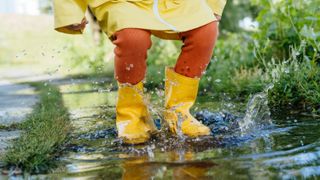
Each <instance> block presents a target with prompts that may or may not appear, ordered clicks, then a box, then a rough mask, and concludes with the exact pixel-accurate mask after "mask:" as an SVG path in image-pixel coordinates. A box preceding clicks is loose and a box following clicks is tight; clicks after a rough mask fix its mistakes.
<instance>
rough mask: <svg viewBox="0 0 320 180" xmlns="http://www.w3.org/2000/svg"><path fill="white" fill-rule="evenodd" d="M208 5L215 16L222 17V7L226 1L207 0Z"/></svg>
mask: <svg viewBox="0 0 320 180" xmlns="http://www.w3.org/2000/svg"><path fill="white" fill-rule="evenodd" d="M207 2H208V5H209V6H210V7H211V9H212V11H213V12H214V13H215V14H218V15H220V16H221V15H222V13H223V9H224V6H225V5H226V3H227V0H207Z"/></svg>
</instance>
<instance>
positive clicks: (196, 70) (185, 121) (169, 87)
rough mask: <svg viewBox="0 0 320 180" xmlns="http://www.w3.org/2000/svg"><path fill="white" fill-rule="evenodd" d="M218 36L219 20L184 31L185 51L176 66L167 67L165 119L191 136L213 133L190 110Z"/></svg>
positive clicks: (174, 129) (172, 128)
mask: <svg viewBox="0 0 320 180" xmlns="http://www.w3.org/2000/svg"><path fill="white" fill-rule="evenodd" d="M217 36H218V26H217V22H212V23H209V24H207V25H205V26H202V27H200V28H197V29H194V30H191V31H188V32H183V33H181V34H180V37H181V38H182V40H183V42H184V45H183V47H182V52H181V54H180V56H179V58H178V61H177V63H176V66H175V67H174V69H171V68H167V69H166V82H165V96H166V100H165V109H166V111H165V112H164V118H165V120H166V122H167V123H168V125H169V128H170V130H171V131H172V132H173V133H175V134H179V133H181V132H182V133H183V134H184V135H187V136H190V137H198V136H206V135H209V134H210V129H209V128H208V127H206V126H205V125H203V124H202V123H200V122H199V121H198V120H197V119H195V118H194V117H193V116H192V115H191V114H190V111H189V110H190V108H191V107H192V106H193V104H194V102H195V100H196V97H197V93H198V87H199V78H200V77H201V75H202V73H203V71H205V69H206V67H207V65H208V63H209V61H210V59H211V56H212V51H213V47H214V45H215V41H216V39H217ZM195 77H199V78H195ZM179 123H180V126H179ZM179 127H180V128H179Z"/></svg>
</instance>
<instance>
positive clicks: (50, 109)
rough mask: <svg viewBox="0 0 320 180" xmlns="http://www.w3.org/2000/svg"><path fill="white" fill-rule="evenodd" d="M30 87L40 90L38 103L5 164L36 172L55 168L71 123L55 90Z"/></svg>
mask: <svg viewBox="0 0 320 180" xmlns="http://www.w3.org/2000/svg"><path fill="white" fill-rule="evenodd" d="M31 85H32V86H34V87H35V88H36V89H37V90H38V91H39V93H40V102H39V103H38V104H37V105H36V107H35V109H34V111H33V112H32V114H30V115H29V116H28V117H27V119H26V121H24V122H23V123H22V124H21V125H19V127H20V128H21V129H22V130H23V133H22V134H21V136H20V138H18V139H17V140H15V141H14V142H13V144H12V146H10V147H9V149H8V150H7V152H6V154H5V156H4V162H5V163H6V165H7V167H12V166H14V167H19V168H21V169H23V170H25V171H28V172H33V173H39V172H45V171H47V170H49V168H50V167H54V165H55V162H54V159H55V157H56V156H57V155H58V154H59V153H60V151H59V150H60V147H61V146H62V145H63V144H64V143H65V141H66V139H67V136H68V132H69V131H70V129H71V124H70V121H69V116H68V111H67V109H66V108H65V107H64V106H63V102H62V96H61V94H60V92H59V90H58V89H57V88H56V87H54V86H52V85H45V84H44V83H41V82H37V83H32V84H31Z"/></svg>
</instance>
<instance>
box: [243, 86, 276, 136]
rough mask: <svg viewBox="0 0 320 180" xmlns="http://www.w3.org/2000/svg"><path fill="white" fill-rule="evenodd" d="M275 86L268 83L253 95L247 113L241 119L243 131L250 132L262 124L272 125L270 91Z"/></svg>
mask: <svg viewBox="0 0 320 180" xmlns="http://www.w3.org/2000/svg"><path fill="white" fill-rule="evenodd" d="M273 87H274V85H273V84H270V85H268V86H267V87H266V88H265V89H264V91H262V92H260V93H258V94H255V95H253V96H252V97H251V98H250V100H249V102H248V104H247V108H246V114H245V116H244V118H243V119H241V120H240V121H239V127H240V130H241V133H248V132H251V131H253V130H254V129H256V128H259V127H260V126H265V125H271V124H272V121H271V118H270V114H271V113H270V109H269V107H268V91H269V90H270V89H272V88H273Z"/></svg>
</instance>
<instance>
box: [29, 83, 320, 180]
mask: <svg viewBox="0 0 320 180" xmlns="http://www.w3.org/2000/svg"><path fill="white" fill-rule="evenodd" d="M60 89H61V92H62V93H63V99H64V102H65V105H66V106H67V107H68V108H69V110H70V114H71V118H72V123H73V126H74V132H73V134H72V135H71V141H70V143H69V145H68V146H67V147H66V153H65V154H64V155H63V156H62V157H60V158H59V162H60V166H59V168H57V169H55V170H54V171H53V172H52V173H50V174H46V175H37V176H35V178H53V179H121V178H122V179H270V178H274V179H293V178H312V177H319V176H320V173H319V172H320V123H319V120H320V119H316V118H312V117H301V116H288V117H287V116H284V117H282V116H277V117H272V119H271V118H270V117H267V118H270V119H268V121H263V122H264V123H262V122H261V123H260V120H259V118H261V116H256V119H255V122H254V123H249V124H250V127H251V128H250V129H251V130H252V129H253V130H252V131H248V132H246V133H241V132H243V131H241V126H242V125H243V123H242V124H241V123H240V122H241V121H242V120H243V118H244V117H247V115H248V114H246V112H245V111H242V112H237V113H234V111H235V110H236V109H243V107H238V106H240V105H242V104H236V103H234V104H233V103H231V104H229V105H228V103H229V102H228V103H227V105H223V106H221V102H212V101H210V98H208V97H200V98H199V102H198V103H197V105H196V107H195V108H194V110H193V112H194V114H196V117H197V118H198V119H200V120H203V121H204V123H207V124H208V125H209V126H212V127H211V130H212V132H213V133H214V134H215V135H214V136H212V137H206V138H202V139H199V138H198V139H188V138H187V139H185V141H181V140H180V139H178V138H176V137H171V136H169V135H168V134H166V133H160V134H158V135H157V136H155V137H154V138H153V139H152V140H150V142H149V143H147V144H145V145H138V146H124V145H121V144H120V143H119V141H117V140H115V136H116V132H115V129H114V127H115V116H114V112H115V100H116V92H115V91H112V89H113V88H110V87H105V83H86V82H83V83H80V84H64V85H61V86H60ZM154 94H155V95H156V94H157V93H154ZM260 95H261V94H260ZM151 99H152V100H153V101H157V98H154V97H152V98H151ZM208 99H209V101H208ZM202 100H205V101H206V102H205V103H202ZM259 102H260V101H259ZM251 103H252V102H251ZM264 103H265V102H263V103H260V105H261V106H260V105H259V108H260V110H261V111H262V112H265V111H266V110H267V109H265V107H264V106H263V104H264ZM153 104H154V106H161V102H160V101H159V102H157V103H154V102H153ZM249 105H250V103H249V104H248V106H249ZM242 106H243V105H242ZM244 106H245V105H244ZM160 109H161V108H160ZM216 109H218V110H219V111H214V110H216ZM208 110H209V111H208ZM251 110H254V109H251ZM229 112H231V113H229ZM247 113H248V112H247ZM283 114H285V113H283ZM156 118H157V117H156ZM263 118H266V117H265V116H264V117H263ZM265 122H267V123H265ZM270 122H272V123H270ZM253 124H256V125H258V126H254V128H252V125H253ZM261 124H264V125H263V126H261ZM247 125H248V124H245V125H243V127H245V126H247Z"/></svg>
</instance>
